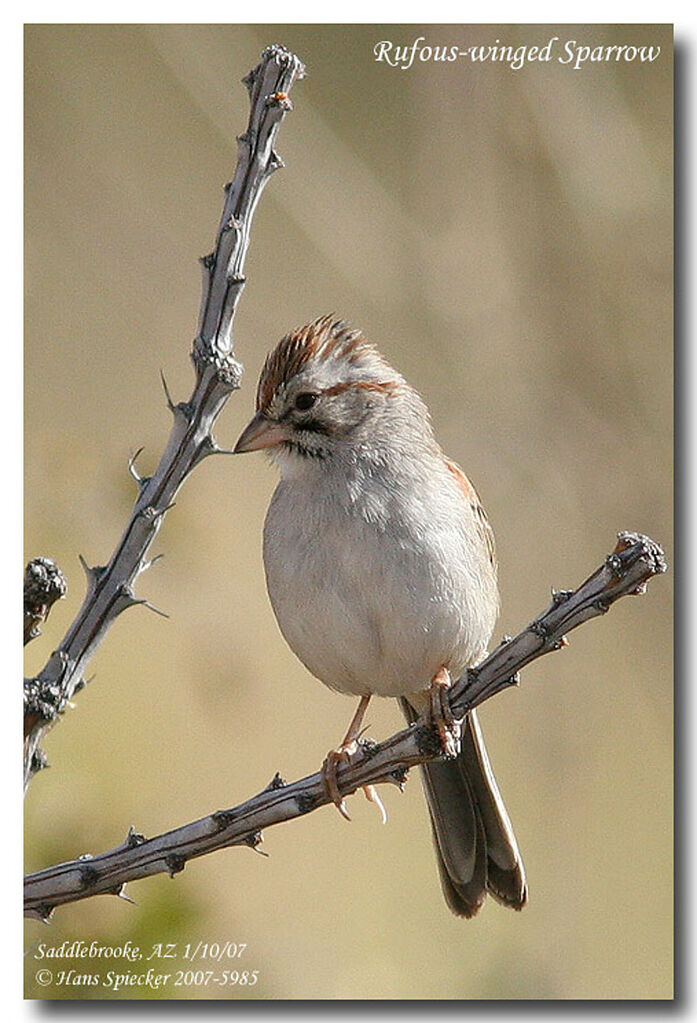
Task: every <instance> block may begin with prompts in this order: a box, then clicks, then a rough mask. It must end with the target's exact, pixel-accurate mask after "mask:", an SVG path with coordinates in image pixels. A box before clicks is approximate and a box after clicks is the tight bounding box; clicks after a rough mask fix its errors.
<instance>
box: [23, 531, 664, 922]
mask: <svg viewBox="0 0 697 1023" xmlns="http://www.w3.org/2000/svg"><path fill="white" fill-rule="evenodd" d="M665 570H666V563H665V560H664V556H663V551H662V550H661V548H660V547H659V546H658V544H656V543H654V541H653V540H650V539H649V538H648V537H646V536H642V535H641V534H639V533H627V532H624V533H620V534H619V535H618V542H617V545H616V547H615V549H614V550H613V552H612V553H611V554H609V555H608V557H607V558H606V559H605V561H604V562H603V564H602V565H601V566H600V567H599V568H598V569H596V571H595V572H593V574H592V575H590V576H589V577H588V579H586V580H585V582H583V583H581V585H580V586H579V587H577V588H576V589H575V590H562V591H559V592H554V591H553V593H552V603H551V604H550V606H549V607H548V608H547V610H546V611H543V612H542V614H540V615H538V617H537V618H535V619H534V621H533V622H531V624H530V625H528V626H527V628H525V629H523V630H522V632H520V633H519V634H518V635H517V636H516V637H515V638H513V639H509V638H506V639H504V641H503V642H502V643H501V645H500V646H498V647H497V648H496V650H494V651H493V652H492V653H491V654H490V655H489V656H488V657H487V658H486V659H485V660H484V661H482V663H481V664H479V665H478V666H477V667H476V668H474V669H470V670H469V671H468V672H466V673H465V675H463V676H462V678H461V679H459V680H458V681H457V682H456V683H455V685H454V686H453V688H452V690H451V694H450V702H451V708H452V710H453V712H454V714H455V715H456V716H458V717H462V716H463V715H464V714H465V713H466V712H467V711H468V710H472V709H473V708H475V707H478V706H479V705H480V704H481V703H483V702H484V700H487V699H489V698H490V697H492V696H494V695H495V694H496V693H499V692H501V691H502V690H504V689H506V688H508V687H509V686H510V685H513V684H517V683H518V672H519V671H520V669H521V668H523V667H524V666H525V665H527V664H529V663H530V662H531V661H533V660H535V659H536V658H538V657H541V656H542V655H544V654H547V653H550V652H551V651H553V650H559V649H561V648H562V647H563V646H566V645H567V641H566V638H565V634H566V633H567V632H570V631H571V630H572V629H575V628H577V627H578V626H579V625H582V624H583V622H586V621H588V619H589V618H593V617H596V616H598V615H602V614H604V613H605V612H606V611H607V610H608V609H609V608H610V606H611V605H612V604H614V603H615V601H617V600H619V599H620V597H625V596H628V595H630V594H638V593H643V592H644V591H645V589H646V584H647V582H648V580H649V579H651V578H652V577H653V576H655V575H658V574H660V573H661V572H665ZM442 755H443V753H442V750H441V746H440V740H439V738H438V735H437V733H436V732H435V730H434V729H433V728H432V727H431V726H429V725H427V724H426V723H424V722H420V721H419V722H416V723H415V724H414V725H412V726H411V727H409V728H407V729H405V730H404V731H401V732H398V733H397V734H396V735H393V736H391V737H390V738H389V739H386V740H385V741H384V742H381V743H374V742H372V741H370V740H362V741H361V743H360V745H359V750H358V752H357V753H356V754H355V756H354V757H352V759H351V761H350V762H349V763H348V764H342V765H341V766H340V768H339V771H338V776H337V780H338V784H339V787H340V790H341V792H342V794H343V795H345V796H348V795H350V794H351V793H353V792H355V791H356V790H357V789H358V788H361V787H362V786H365V785H371V784H373V785H375V784H380V783H386V782H390V783H392V784H396V785H398V786H399V787H400V788H401V787H402V786H403V785H404V782H405V780H406V777H407V772H408V770H409V768H410V767H413V766H414V765H415V764H421V763H424V762H426V761H427V760H434V759H437V758H439V757H441V756H442ZM330 801H331V800H330V798H329V796H328V795H327V792H326V789H325V786H324V783H323V779H322V775H321V774H320V773H319V772H318V773H316V774H313V775H310V776H308V777H307V778H302V779H300V780H299V781H296V782H293V783H292V784H286V782H284V781H283V779H282V778H281V776H280V775H279V774H276V775H275V776H274V777H273V779H272V780H271V782H270V783H269V784H268V785H267V787H266V788H265V789H264V790H263V791H262V792H260V793H259V794H258V795H256V796H253V797H252V798H251V799H248V800H247V801H246V802H244V803H241V804H239V805H238V806H235V807H232V808H230V809H227V810H218V811H216V812H215V813H212V814H209V815H208V816H207V817H203V818H201V819H200V820H197V821H193V822H192V823H190V824H185V825H184V826H182V827H179V828H175V829H174V830H172V831H168V832H166V833H165V834H162V835H158V836H157V837H155V838H150V839H146V838H145V837H144V836H143V835H140V834H138V833H136V832H135V831H134V830H133V829H131V830H130V831H129V833H128V836H127V838H126V840H125V842H124V843H123V844H122V845H120V846H118V848H116V849H112V850H111V851H110V852H106V853H102V854H100V855H99V856H90V855H86V856H82V857H80V858H78V859H77V860H72V861H70V862H68V863H61V864H58V865H57V866H54V867H48V868H47V869H46V870H41V871H39V872H38V873H35V874H30V875H29V876H28V877H27V878H26V879H25V887H24V896H25V913H26V914H27V915H29V916H34V917H39V918H40V919H43V920H47V919H48V918H49V917H50V915H51V913H52V912H53V910H54V908H55V907H56V906H60V905H64V904H65V903H69V902H76V901H78V900H80V899H86V898H90V897H91V896H93V895H100V894H113V895H118V896H121V897H122V898H127V896H126V895H125V893H124V888H125V885H126V883H127V882H129V881H135V880H137V879H138V878H142V877H149V876H150V875H152V874H158V873H163V872H164V873H168V874H169V875H170V876H174V875H175V874H177V873H179V872H180V871H181V870H183V869H184V867H185V865H186V863H187V861H188V860H190V859H194V858H195V857H198V856H204V855H206V854H207V853H210V852H214V851H215V850H216V849H224V848H227V847H229V846H234V845H243V846H249V847H251V848H254V849H256V848H257V846H258V845H259V844H260V842H261V840H262V831H263V829H264V828H268V827H271V826H272V825H274V824H280V823H281V822H282V821H287V820H292V819H293V818H295V817H302V816H304V815H305V814H307V813H310V812H311V811H313V810H316V809H317V808H318V807H320V806H324V805H326V804H327V803H329V802H330Z"/></svg>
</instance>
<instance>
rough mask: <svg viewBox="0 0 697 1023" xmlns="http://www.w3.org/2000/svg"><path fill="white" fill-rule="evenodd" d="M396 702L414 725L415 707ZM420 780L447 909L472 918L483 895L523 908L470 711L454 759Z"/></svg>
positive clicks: (523, 891)
mask: <svg viewBox="0 0 697 1023" xmlns="http://www.w3.org/2000/svg"><path fill="white" fill-rule="evenodd" d="M400 703H401V705H402V710H403V711H404V715H405V717H406V719H407V721H408V722H410V723H412V722H413V721H415V720H416V718H417V717H418V715H417V712H416V711H415V710H414V708H413V707H412V706H411V705H410V704H409V703H408V702H407V701H406V700H400ZM422 777H423V783H424V791H425V793H426V801H427V803H428V808H429V812H430V816H431V825H432V829H433V837H434V845H435V848H436V856H437V859H438V868H439V871H440V878H441V885H442V888H443V894H444V896H445V900H446V902H447V903H448V906H449V907H450V909H452V911H453V912H454V913H456V914H457V915H458V916H465V917H472V916H474V915H475V913H477V912H478V910H479V909H480V908H481V906H482V905H483V903H484V900H485V899H486V895H487V892H488V893H489V894H490V895H491V896H492V897H493V898H494V899H496V901H497V902H500V903H502V904H503V905H505V906H510V907H511V908H513V909H522V908H523V906H524V905H525V903H526V901H527V886H526V884H525V871H524V868H523V862H522V859H521V856H520V852H519V851H518V845H517V843H516V840H515V835H514V834H513V828H512V827H511V822H510V820H509V817H508V814H507V813H506V808H505V806H504V804H503V800H502V798H501V794H500V792H499V790H498V786H497V784H496V779H495V778H494V774H493V771H492V769H491V764H490V763H489V758H488V756H487V752H486V747H485V746H484V740H483V737H482V733H481V729H480V727H479V722H478V720H477V717H476V714H475V712H474V711H472V712H471V713H470V714H468V716H467V718H466V721H465V724H464V726H463V735H462V746H461V752H460V755H459V756H458V757H457V759H456V760H439V761H432V762H430V763H428V764H424V765H423V768H422Z"/></svg>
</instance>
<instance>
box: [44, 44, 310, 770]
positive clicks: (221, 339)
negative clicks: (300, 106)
mask: <svg viewBox="0 0 697 1023" xmlns="http://www.w3.org/2000/svg"><path fill="white" fill-rule="evenodd" d="M303 73H304V67H303V65H302V63H301V62H300V60H299V59H298V58H297V57H296V56H295V55H294V54H292V53H290V52H289V51H288V50H286V49H285V47H282V46H269V47H268V48H267V49H266V50H264V52H263V53H262V55H261V61H260V63H259V64H258V65H257V67H255V68H254V69H253V70H252V71H251V72H250V73H249V74H248V75H247V77H246V78H245V79H244V82H245V84H246V86H247V88H248V90H249V97H250V114H249V124H248V126H247V130H246V131H245V133H244V135H241V136H240V137H239V138H238V140H237V142H238V147H239V148H238V159H237V169H236V171H235V176H234V178H233V180H232V181H231V182H230V183H229V184H228V185H226V186H225V202H224V206H223V213H222V216H221V219H220V226H219V228H218V235H217V238H216V245H215V249H214V251H213V252H212V253H211V254H210V255H208V256H204V257H203V259H202V260H201V264H202V268H203V295H202V301H201V311H200V316H199V326H198V334H197V336H196V338H195V340H194V343H193V350H192V353H191V354H192V359H193V363H194V370H195V374H196V381H195V385H194V389H193V392H192V395H191V398H190V399H189V401H186V402H180V403H179V404H177V405H175V404H174V403H173V402H172V400H171V398H170V397H169V394H168V393H167V404H168V406H169V408H170V410H171V412H172V414H173V416H174V424H173V426H172V431H171V434H170V437H169V441H168V443H167V446H166V448H165V451H164V454H163V455H162V457H161V459H160V463H159V465H158V467H157V469H156V470H155V472H154V473H153V474H152V476H149V477H147V478H140V477H139V476H138V475H137V473H136V472H135V469H134V467H133V464H131V466H130V468H131V471H132V474H133V475H134V476H135V478H136V480H137V483H138V497H137V500H136V502H135V506H134V508H133V511H132V513H131V517H130V520H129V522H128V524H127V526H126V529H125V530H124V533H123V535H122V536H121V538H120V540H119V542H118V544H117V545H116V549H115V550H114V552H113V554H112V556H111V558H110V560H109V563H108V564H107V565H104V566H102V565H95V566H88V565H87V563H86V562H85V561H84V559H82V558H81V561H82V565H83V568H84V570H85V573H86V575H87V594H86V596H85V599H84V602H83V604H82V607H81V608H80V611H79V612H78V614H77V617H76V618H75V620H74V621H73V623H72V624H71V626H70V628H69V629H68V631H67V633H66V635H65V637H64V639H63V641H62V642H61V644H60V646H59V647H58V649H57V650H56V651H55V652H54V653H53V654H52V656H51V658H50V660H49V661H48V663H47V664H46V666H45V667H44V668H43V670H42V671H41V673H40V674H39V675H38V676H37V677H36V678H32V679H27V680H26V681H25V683H24V735H25V743H24V785H25V789H26V787H27V785H28V784H29V782H30V781H31V779H32V777H33V775H34V774H35V773H36V771H37V770H38V769H39V768H41V767H43V766H45V758H44V755H43V752H42V751H41V750H40V747H39V744H40V742H41V740H42V738H43V736H44V734H45V732H46V730H47V729H48V728H49V727H50V725H51V724H52V723H53V722H54V721H55V720H56V719H57V718H58V716H59V715H60V714H61V713H62V712H63V711H64V709H65V708H66V706H67V705H68V703H69V701H70V700H71V699H72V697H73V695H74V694H75V693H76V692H78V690H79V689H81V688H82V687H83V685H84V670H85V667H86V665H87V662H88V661H89V660H90V658H91V656H92V654H93V653H94V651H95V650H96V648H97V646H98V645H99V643H100V642H101V641H102V639H103V638H104V636H105V634H106V632H107V630H108V629H109V627H110V626H111V625H112V624H113V622H114V621H115V619H116V618H117V617H118V615H119V614H121V612H122V611H125V610H126V608H128V607H132V606H134V605H137V604H141V605H143V606H145V607H149V608H151V610H157V609H156V608H153V607H152V605H151V604H149V602H148V601H147V600H144V599H143V598H138V597H136V596H135V594H134V590H133V586H134V583H135V580H136V578H137V577H138V575H139V574H140V573H141V572H143V571H144V570H145V569H146V568H147V567H148V564H149V562H148V561H147V553H148V550H149V548H150V546H151V544H152V542H153V540H154V539H155V537H156V535H157V533H158V530H159V528H160V526H161V524H162V520H163V518H164V516H165V514H166V513H167V511H169V509H170V508H171V507H172V504H173V502H174V498H175V495H176V493H177V491H178V490H179V488H180V486H181V485H182V483H183V482H184V480H185V479H186V477H187V476H188V475H189V473H190V472H191V471H192V470H193V469H194V468H195V467H196V465H198V463H199V462H201V461H202V460H203V459H204V458H206V457H207V456H208V455H212V454H217V453H220V448H219V447H218V446H217V444H216V442H215V440H214V438H213V424H214V423H215V420H216V419H217V417H218V415H219V414H220V412H221V410H222V408H223V406H224V405H225V403H226V401H227V399H228V398H229V396H230V394H231V393H232V392H233V391H235V390H237V388H238V387H239V386H240V379H241V374H242V367H241V366H240V364H239V363H238V362H237V360H236V359H235V357H234V353H233V341H232V324H233V318H234V315H235V309H236V306H237V302H238V300H239V297H240V294H241V292H242V289H243V288H244V284H245V278H244V275H243V267H244V260H245V255H246V252H247V246H248V244H249V230H250V226H251V222H252V217H253V214H254V210H255V208H256V205H257V202H258V201H259V198H260V196H261V193H262V191H263V189H264V186H265V185H266V182H267V181H268V179H269V178H270V176H271V174H272V173H273V172H274V171H275V170H277V169H278V168H279V167H282V166H283V163H282V161H281V159H280V157H279V156H278V155H277V153H276V152H275V149H274V142H275V139H276V135H277V133H278V129H279V126H280V124H281V121H282V120H283V117H284V116H285V114H286V112H287V111H288V110H290V109H292V105H291V103H290V100H289V99H288V93H289V92H290V90H291V87H292V85H293V83H294V81H295V80H296V79H297V78H300V77H302V76H303ZM165 392H167V388H166V386H165Z"/></svg>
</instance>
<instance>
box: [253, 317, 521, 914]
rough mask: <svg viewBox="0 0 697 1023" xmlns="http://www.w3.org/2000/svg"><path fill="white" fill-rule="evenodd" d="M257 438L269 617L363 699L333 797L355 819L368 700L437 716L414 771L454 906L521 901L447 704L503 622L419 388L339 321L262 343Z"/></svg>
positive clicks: (491, 805)
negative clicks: (353, 789)
mask: <svg viewBox="0 0 697 1023" xmlns="http://www.w3.org/2000/svg"><path fill="white" fill-rule="evenodd" d="M262 449H264V450H266V451H267V452H268V453H269V454H270V456H271V458H272V460H273V461H274V462H275V464H276V466H277V468H278V470H279V474H280V479H279V482H278V485H277V487H276V490H275V492H274V494H273V497H272V499H271V503H270V505H269V509H268V512H267V515H266V520H265V523H264V536H263V556H264V569H265V573H266V583H267V588H268V593H269V598H270V601H271V605H272V608H273V611H274V614H275V616H276V619H277V621H278V625H279V627H280V630H281V632H282V634H283V636H284V638H285V640H286V641H287V643H288V645H289V646H290V648H291V650H292V651H293V652H294V653H295V655H296V656H297V657H298V658H299V659H300V661H302V663H303V664H304V665H305V667H306V668H307V669H308V671H310V672H311V673H312V675H314V676H315V677H316V678H318V679H319V680H320V681H321V682H323V683H324V684H325V685H326V686H328V687H329V688H330V689H333V690H336V691H337V692H340V693H346V694H349V695H352V696H354V697H358V699H359V703H358V708H357V710H356V713H355V715H354V717H353V719H352V721H351V724H350V726H349V729H348V731H347V733H346V736H345V737H344V740H343V742H342V743H341V744H340V745H339V746H338V747H337V748H336V749H335V750H332V751H331V752H330V753H329V754H328V756H327V759H326V760H325V762H324V764H323V769H322V770H323V778H324V782H325V785H326V788H327V792H328V794H329V796H330V797H331V798H332V800H333V801H334V803H335V804H336V805H337V807H338V808H339V810H340V811H341V812H342V813H343V814H344V816H346V817H348V813H347V812H346V806H345V803H344V800H343V798H342V796H341V793H340V791H339V787H338V784H337V768H338V766H339V764H340V763H341V761H342V760H344V759H346V758H349V757H350V756H351V755H352V754H353V753H354V752H355V751H356V749H357V743H358V739H359V737H360V735H361V727H362V724H363V719H364V716H365V712H366V709H367V707H368V704H369V702H370V699H371V697H373V696H383V697H393V698H396V699H397V700H399V702H400V705H401V707H402V710H403V712H404V715H405V717H406V720H407V721H408V722H409V723H413V722H414V721H416V720H417V719H419V718H422V719H427V720H428V721H429V722H430V723H432V724H433V725H435V727H437V729H438V732H439V734H440V736H441V740H442V745H443V750H444V754H446V755H447V756H448V757H449V758H448V759H442V760H436V761H432V762H429V763H427V764H425V765H423V767H422V768H421V772H422V780H423V784H424V791H425V795H426V801H427V803H428V809H429V813H430V818H431V825H432V831H433V838H434V845H435V850H436V856H437V859H438V866H439V871H440V879H441V885H442V888H443V893H444V895H445V899H446V902H447V904H448V906H449V907H450V909H451V910H452V911H453V912H454V913H456V914H457V915H458V916H463V917H472V916H474V914H475V913H477V911H478V910H479V909H480V908H481V906H482V904H483V903H484V901H485V899H486V896H487V893H488V894H490V895H491V896H492V897H493V898H494V899H495V900H496V901H498V902H500V903H502V904H503V905H506V906H510V907H512V908H514V909H522V907H523V906H524V905H525V902H526V899H527V886H526V882H525V872H524V868H523V863H522V860H521V856H520V853H519V851H518V846H517V843H516V839H515V836H514V834H513V829H512V827H511V823H510V820H509V817H508V814H507V812H506V808H505V806H504V804H503V800H502V799H501V795H500V793H499V790H498V786H497V784H496V781H495V778H494V774H493V772H492V769H491V765H490V763H489V758H488V756H487V752H486V748H485V745H484V740H483V738H482V732H481V728H480V726H479V722H478V720H477V715H476V713H475V712H474V711H471V712H470V713H469V714H468V715H467V716H466V718H465V720H464V722H463V724H462V727H461V729H460V731H459V733H458V723H457V722H455V721H454V720H453V717H452V714H451V712H450V709H449V703H448V699H447V691H448V689H449V687H450V684H451V680H452V679H453V678H455V679H457V678H459V677H460V676H461V675H462V673H463V672H464V671H465V670H466V669H467V668H468V667H471V666H473V665H475V664H476V663H477V662H478V661H479V660H481V658H482V657H483V656H484V655H485V652H486V649H487V644H488V642H489V640H490V638H491V634H492V631H493V628H494V625H495V622H496V619H497V616H498V608H499V597H498V585H497V565H496V556H495V550H494V539H493V533H492V530H491V527H490V525H489V522H488V520H487V517H486V514H485V513H484V509H483V508H482V505H481V503H480V500H479V497H478V495H477V492H476V490H475V489H474V487H473V486H472V484H471V483H470V482H469V480H468V479H467V477H466V476H465V474H464V473H463V471H462V470H461V469H460V468H459V466H458V465H456V463H455V462H453V461H451V460H450V459H448V458H446V457H445V455H444V454H443V452H442V450H441V448H440V447H439V445H438V443H437V441H436V439H435V436H434V434H433V429H432V426H431V421H430V415H429V411H428V409H427V407H426V405H425V403H424V401H423V400H422V398H421V397H420V396H419V394H418V393H417V392H416V390H414V388H413V387H411V386H410V384H408V383H407V381H406V380H405V379H404V378H403V377H402V376H401V375H400V374H399V373H398V372H397V371H396V370H394V369H393V368H392V366H390V365H389V363H388V362H387V361H386V360H385V359H384V358H383V357H382V356H381V355H380V353H379V352H378V350H377V349H376V348H375V347H374V346H373V345H372V344H369V343H368V341H367V340H366V339H365V338H364V336H363V335H362V333H361V332H360V331H358V330H355V329H352V328H351V327H350V326H349V325H348V324H347V323H346V322H344V321H343V320H338V319H335V318H334V316H332V315H329V316H323V317H321V318H319V319H317V320H315V321H314V322H312V323H309V324H307V325H306V326H304V327H301V328H300V329H298V330H295V331H293V332H291V333H289V334H287V335H286V336H285V337H284V338H283V339H282V340H281V341H280V343H279V344H278V346H277V347H276V348H275V349H274V350H273V351H272V352H271V353H270V354H269V355H268V357H267V359H266V361H265V364H264V366H263V369H262V372H261V375H260V378H259V384H258V388H257V395H256V414H255V415H254V418H253V419H252V420H251V422H250V423H249V424H248V425H247V427H246V428H245V430H244V431H243V433H242V434H241V436H240V438H239V440H238V441H237V444H236V446H235V448H234V451H235V453H241V452H248V451H259V450H262ZM366 790H367V791H366V795H367V796H368V798H370V799H373V800H374V801H375V802H378V803H379V804H380V800H379V797H378V796H377V793H376V792H375V789H374V788H373V787H372V786H367V787H366ZM380 805H381V804H380Z"/></svg>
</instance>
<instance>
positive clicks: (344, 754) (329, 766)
mask: <svg viewBox="0 0 697 1023" xmlns="http://www.w3.org/2000/svg"><path fill="white" fill-rule="evenodd" d="M357 749H358V742H357V741H356V740H355V739H354V740H353V741H352V742H349V743H346V744H345V745H342V746H339V748H338V749H333V750H330V752H329V753H328V754H327V756H326V759H325V761H324V763H323V764H322V771H321V773H322V780H323V782H324V788H325V790H326V793H327V795H328V796H329V798H330V799H331V801H332V803H334V806H335V807H336V808H337V810H338V811H339V813H340V814H341V816H342V817H343V818H344V820H347V821H350V820H351V816H350V814H349V812H348V810H347V808H346V800H345V799H344V797H343V796H342V795H341V792H340V791H339V785H338V783H337V780H336V775H337V770H338V767H339V764H340V763H341V761H342V760H347V761H350V759H351V757H352V756H353V754H354V753H355V752H356V751H357ZM362 788H363V793H364V795H365V798H366V799H367V800H368V801H369V802H370V803H375V805H376V806H377V808H378V810H379V811H380V816H381V817H382V823H383V824H386V823H387V811H386V810H385V807H384V804H383V802H382V799H380V796H379V795H378V791H377V789H376V788H375V786H374V785H363V786H362Z"/></svg>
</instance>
